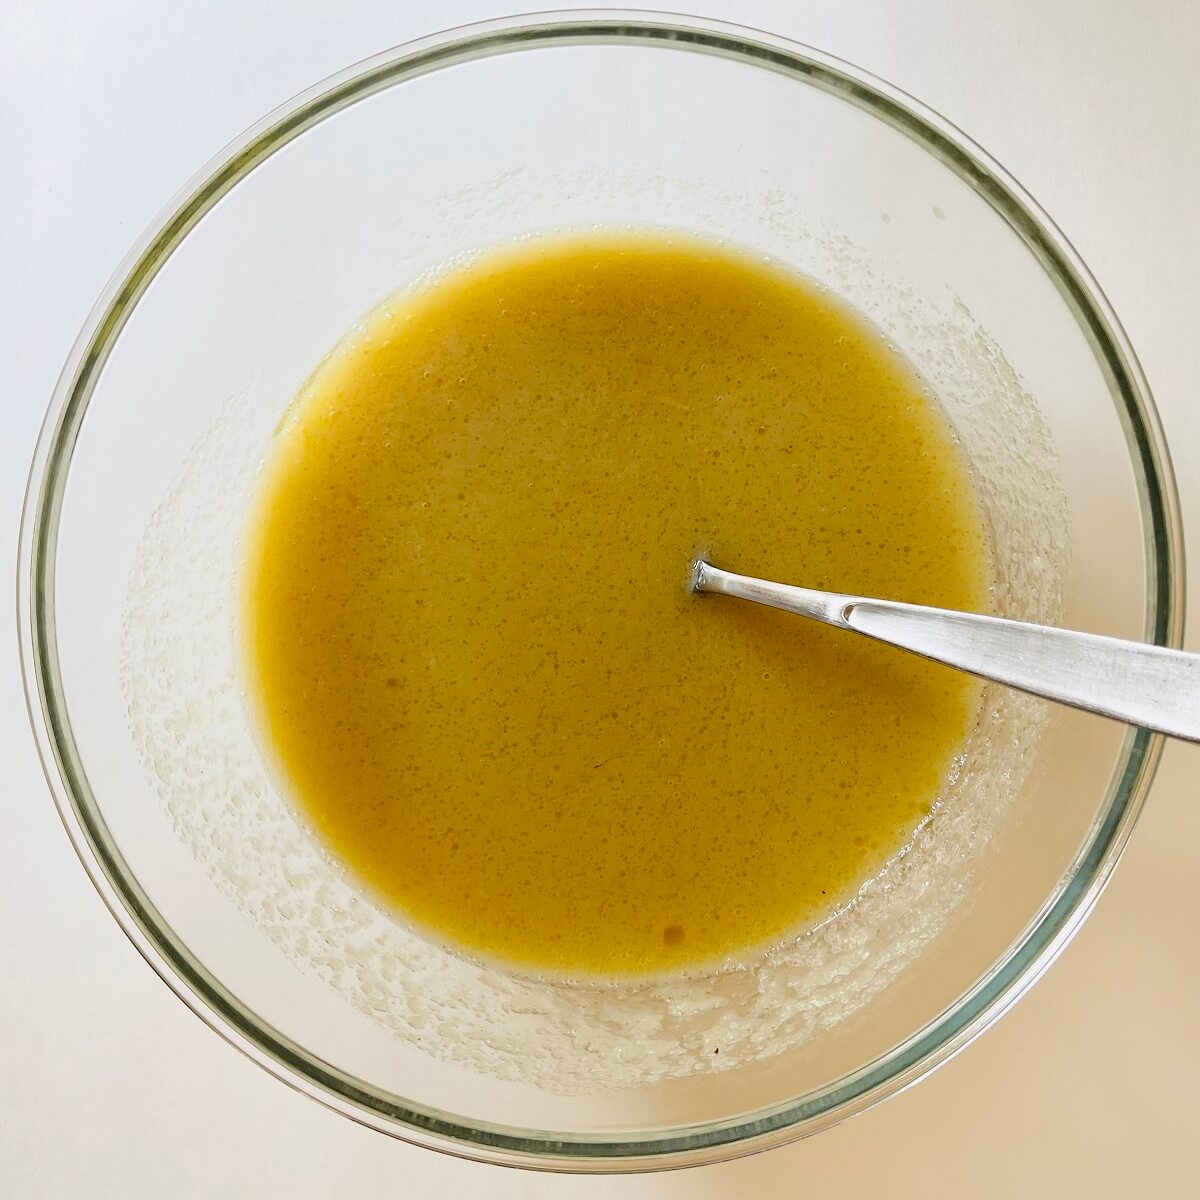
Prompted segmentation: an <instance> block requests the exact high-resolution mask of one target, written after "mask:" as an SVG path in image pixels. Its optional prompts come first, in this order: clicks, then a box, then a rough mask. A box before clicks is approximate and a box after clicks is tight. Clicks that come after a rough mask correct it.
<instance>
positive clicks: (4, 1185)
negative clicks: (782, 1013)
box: [0, 0, 1200, 1200]
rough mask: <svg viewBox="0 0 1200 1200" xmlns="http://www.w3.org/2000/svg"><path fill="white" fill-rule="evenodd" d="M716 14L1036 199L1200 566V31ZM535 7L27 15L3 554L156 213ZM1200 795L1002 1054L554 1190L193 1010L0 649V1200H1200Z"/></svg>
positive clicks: (14, 199)
mask: <svg viewBox="0 0 1200 1200" xmlns="http://www.w3.org/2000/svg"><path fill="white" fill-rule="evenodd" d="M559 2H560V3H563V2H564V0H559ZM663 2H667V0H663ZM676 2H677V0H676ZM690 3H691V4H692V6H693V7H694V9H696V10H698V11H700V12H703V13H705V14H708V15H712V16H720V17H723V18H726V19H729V20H735V21H740V22H742V23H745V24H749V25H757V26H760V27H762V28H767V29H772V30H774V31H776V32H779V33H782V34H786V35H789V36H791V37H794V38H796V39H798V40H800V41H805V42H809V43H811V44H812V45H815V46H819V47H821V48H823V49H825V50H828V51H830V52H832V53H834V54H836V55H839V56H841V57H844V58H847V59H849V60H850V61H852V62H855V63H858V64H859V65H861V66H863V67H866V68H868V69H869V70H872V71H874V72H876V73H878V74H880V75H882V76H883V77H884V78H886V79H889V80H891V81H892V82H893V83H895V84H897V85H899V86H900V87H902V88H904V89H906V90H907V91H910V92H912V93H913V94H914V95H916V96H919V97H920V98H921V99H923V100H925V101H926V102H927V103H929V104H931V105H933V107H935V108H936V109H938V110H940V111H941V112H942V113H944V114H945V115H946V116H948V117H949V118H950V119H951V120H952V121H954V122H955V123H957V124H958V125H960V126H961V127H962V128H963V129H965V130H966V131H967V132H968V133H969V134H970V135H971V136H973V137H974V138H975V139H976V140H977V141H979V142H980V143H981V144H982V145H984V146H985V147H986V148H987V149H989V150H990V151H991V152H992V153H993V154H995V155H996V156H997V157H998V158H999V159H1000V161H1001V162H1003V163H1004V164H1005V165H1006V166H1007V167H1008V168H1009V169H1010V170H1012V171H1013V172H1014V174H1015V175H1016V176H1017V178H1018V179H1020V180H1021V181H1022V182H1023V183H1024V184H1025V185H1026V186H1027V187H1028V188H1029V189H1030V191H1031V192H1032V193H1033V194H1034V195H1035V196H1036V197H1037V198H1038V199H1039V200H1040V201H1041V203H1042V204H1043V205H1044V206H1045V207H1046V208H1047V209H1048V211H1049V212H1050V214H1051V215H1052V216H1053V217H1054V218H1055V220H1056V221H1057V222H1058V223H1059V224H1060V226H1061V227H1062V228H1063V229H1064V230H1065V231H1066V232H1067V234H1068V236H1069V237H1070V238H1071V239H1072V240H1073V242H1074V243H1075V245H1076V247H1077V248H1078V249H1079V250H1080V252H1081V253H1082V254H1083V256H1084V258H1085V260H1086V261H1087V262H1088V263H1089V264H1090V265H1091V267H1092V269H1093V270H1094V271H1095V273H1096V275H1097V277H1098V278H1099V280H1100V282H1101V285H1102V286H1103V287H1104V288H1105V289H1106V291H1107V292H1108V295H1109V297H1110V299H1111V300H1112V302H1113V304H1114V305H1115V307H1116V309H1117V312H1118V313H1119V314H1120V316H1121V318H1122V320H1123V321H1124V324H1125V327H1126V329H1127V330H1128V332H1129V334H1130V336H1131V338H1132V340H1133V343H1134V345H1135V347H1136V348H1137V350H1138V352H1139V354H1140V355H1141V358H1142V362H1143V364H1144V365H1145V368H1146V371H1147V374H1148V375H1149V378H1150V383H1151V386H1152V387H1153V389H1154V391H1155V394H1156V396H1157V399H1158V403H1159V406H1160V409H1161V411H1162V415H1163V420H1164V423H1165V425H1166V430H1167V435H1168V439H1169V441H1170V443H1171V445H1172V447H1173V450H1174V455H1175V463H1176V468H1177V471H1178V474H1179V482H1180V487H1181V491H1182V495H1183V502H1184V512H1185V515H1186V517H1187V519H1188V520H1189V521H1190V525H1191V529H1192V533H1193V536H1192V538H1191V539H1190V550H1191V557H1192V559H1193V561H1196V562H1200V553H1197V551H1198V550H1200V332H1198V331H1197V328H1196V322H1197V317H1198V316H1200V303H1198V301H1197V292H1198V287H1197V284H1198V282H1200V233H1198V231H1197V230H1198V227H1197V212H1198V207H1197V197H1200V70H1198V68H1197V62H1198V60H1200V5H1197V4H1196V3H1194V2H1193V0H1140V2H1139V3H1137V4H1130V3H1126V2H1124V0H1006V2H1005V3H1003V4H1001V3H995V2H993V3H989V4H986V5H985V4H983V3H980V2H978V0H857V2H850V0H845V2H843V3H831V2H829V0H797V2H793V3H787V2H783V0H776V2H769V0H690ZM531 7H536V6H535V5H531ZM506 11H512V9H511V8H510V7H509V6H507V5H505V4H502V3H489V2H486V0H477V2H475V3H466V2H459V0H444V2H443V3H417V2H412V0H407V2H406V0H338V2H337V3H330V2H328V0H304V2H299V0H293V2H292V3H283V2H280V3H277V4H274V5H272V4H263V3H256V2H247V0H240V2H238V3H234V2H233V0H222V2H220V3H217V2H207V0H190V2H189V0H179V2H178V3H174V4H171V3H166V4H164V3H160V2H158V0H140V2H133V0H104V2H91V3H88V2H85V0H59V2H58V3H55V4H52V3H47V2H44V0H43V2H42V3H39V2H38V0H0V350H2V354H0V363H3V372H2V375H0V380H2V382H0V561H3V562H6V563H11V562H12V561H13V560H14V557H15V553H16V530H17V521H18V512H19V507H20V502H21V495H22V491H23V488H24V481H25V472H26V467H27V463H28V459H29V456H30V454H31V451H32V447H33V441H34V437H35V434H36V431H37V428H38V425H39V422H40V421H41V417H42V412H43V410H44V407H45V404H46V402H47V399H48V397H49V394H50V390H51V387H52V385H53V382H54V379H55V377H56V375H57V372H58V369H59V366H60V364H61V362H62V360H63V358H64V356H65V354H66V351H67V348H68V345H69V344H70V342H71V340H72V339H73V338H74V336H75V333H76V331H77V329H78V328H79V326H80V324H81V323H82V321H83V319H84V316H85V314H86V313H87V311H88V309H89V308H90V307H91V304H92V301H93V299H94V298H95V296H96V294H97V293H98V292H99V290H100V288H101V286H102V285H103V283H104V281H105V279H106V278H107V276H108V275H109V273H110V272H111V271H112V269H113V268H114V266H115V265H116V263H117V262H118V261H119V259H120V258H121V256H122V255H123V253H124V252H125V250H126V248H127V247H128V245H129V243H130V242H131V241H132V240H133V239H134V237H135V236H136V235H137V234H138V233H139V232H140V231H141V229H142V228H143V227H144V226H145V225H146V224H147V223H148V222H149V221H150V219H151V218H152V217H153V216H154V214H155V213H156V212H157V211H158V209H159V208H160V206H161V205H162V204H163V203H164V202H165V201H166V200H167V199H168V198H169V197H170V196H171V195H172V194H173V193H174V192H175V190H176V189H177V188H178V187H179V186H180V185H181V184H182V183H183V182H184V181H185V180H186V179H187V178H188V177H189V176H190V175H191V174H192V172H193V171H194V170H195V169H196V168H198V167H199V166H200V165H201V164H202V163H203V162H204V161H205V160H206V159H208V158H209V157H210V156H211V155H212V154H213V153H214V152H216V151H217V150H218V149H219V148H220V147H221V146H222V145H224V144H225V143H226V142H227V141H228V140H230V139H231V138H232V137H234V136H235V135H236V134H237V133H239V132H240V131H241V130H242V128H244V127H245V126H246V125H247V124H249V123H250V122H251V121H253V120H254V119H256V118H257V117H258V116H260V115H261V114H262V113H264V112H265V111H267V110H268V109H270V108H272V107H274V106H275V105H276V104H278V103H279V102H281V101H282V100H284V99H286V98H288V97H289V96H291V95H292V94H293V93H295V92H297V91H299V90H300V89H301V88H303V87H305V86H307V85H308V84H309V83H312V82H314V81H316V80H318V79H320V78H322V77H323V76H325V75H327V74H328V73H330V72H332V71H334V70H336V69H338V68H340V67H342V66H344V65H346V64H348V63H351V62H353V61H355V60H357V59H360V58H362V57H364V56H366V55H368V54H371V53H373V52H375V51H377V50H380V49H383V48H385V47H387V46H389V45H392V44H394V43H396V42H400V41H404V40H407V39H409V38H411V37H415V36H417V35H419V34H422V33H426V32H430V31H432V30H434V29H436V28H439V27H443V26H446V25H452V24H460V23H462V22H466V21H470V20H476V19H479V18H482V17H487V16H495V15H500V14H502V13H504V12H506ZM6 620H7V621H8V622H9V624H10V626H11V623H12V617H11V616H9V617H7V618H6ZM1192 624H1193V625H1196V621H1195V609H1194V608H1193V621H1192ZM1189 644H1190V645H1191V646H1193V647H1197V646H1200V640H1197V638H1196V637H1193V638H1191V639H1190V640H1189ZM1198 783H1200V751H1197V750H1196V749H1194V748H1191V747H1183V746H1172V747H1171V748H1170V749H1169V750H1168V753H1167V755H1166V759H1165V762H1164V765H1163V768H1162V771H1161V773H1160V776H1159V781H1158V783H1157V785H1156V787H1155V790H1154V794H1153V796H1152V798H1151V801H1150V804H1149V807H1148V810H1147V812H1146V814H1145V816H1144V817H1143V819H1142V822H1141V825H1140V827H1139V828H1138V830H1137V833H1136V835H1135V836H1134V839H1133V843H1132V845H1131V848H1130V849H1129V851H1128V853H1127V855H1126V858H1125V861H1124V862H1123V864H1122V866H1121V868H1120V869H1119V870H1118V872H1117V875H1116V878H1115V881H1114V882H1113V884H1112V886H1111V887H1110V888H1109V890H1108V892H1107V893H1106V894H1105V896H1104V897H1103V899H1102V900H1101V902H1100V904H1099V906H1098V908H1097V910H1096V911H1095V913H1094V915H1093V917H1092V919H1091V921H1090V922H1089V923H1088V925H1087V926H1086V927H1085V929H1084V930H1083V932H1082V933H1081V935H1080V936H1079V937H1078V938H1077V939H1076V941H1075V942H1074V944H1073V945H1072V946H1071V947H1070V948H1069V949H1068V950H1067V951H1066V953H1065V954H1064V955H1063V957H1062V958H1061V959H1060V961H1059V962H1058V964H1057V965H1056V966H1055V967H1054V968H1052V970H1051V971H1050V973H1049V974H1048V976H1047V977H1046V978H1045V979H1044V980H1043V981H1042V982H1041V983H1040V984H1039V985H1038V986H1037V987H1036V988H1035V989H1034V990H1033V992H1032V993H1031V994H1030V995H1029V996H1028V997H1026V999H1025V1000H1023V1001H1022V1002H1021V1004H1020V1005H1018V1006H1017V1008H1016V1010H1015V1011H1014V1012H1013V1013H1012V1014H1010V1015H1009V1016H1008V1017H1006V1018H1005V1019H1004V1020H1003V1021H1002V1022H1001V1023H1000V1025H999V1026H998V1027H997V1028H996V1029H994V1030H992V1031H991V1032H989V1033H988V1034H986V1035H985V1036H984V1037H983V1038H982V1039H981V1040H980V1041H979V1042H977V1043H976V1044H975V1045H974V1046H972V1047H971V1048H969V1049H968V1050H967V1051H966V1052H965V1053H963V1054H961V1055H960V1056H959V1057H958V1058H957V1059H955V1060H954V1061H953V1062H952V1063H951V1064H950V1065H949V1066H947V1067H946V1068H944V1069H943V1070H942V1071H940V1072H939V1073H938V1074H937V1075H936V1076H934V1077H932V1078H931V1079H928V1080H926V1081H925V1082H923V1083H922V1084H920V1085H919V1086H918V1087H917V1088H915V1089H914V1090H910V1091H909V1092H907V1093H905V1094H904V1095H902V1096H899V1097H896V1098H894V1099H892V1100H890V1101H889V1102H887V1103H886V1104H884V1105H882V1106H881V1107H878V1108H876V1109H874V1110H872V1111H871V1112H869V1113H867V1114H865V1115H863V1116H861V1117H859V1118H857V1119H856V1120H854V1121H851V1122H849V1123H847V1124H844V1125H842V1126H840V1127H839V1128H837V1129H835V1130H833V1131H831V1132H829V1133H826V1134H823V1135H821V1136H820V1137H818V1138H815V1139H812V1140H810V1141H808V1142H805V1143H801V1144H798V1145H794V1146H791V1147H788V1148H786V1149H783V1150H778V1151H775V1152H773V1153H770V1154H766V1155H762V1156H759V1157H757V1158H753V1159H747V1160H743V1161H741V1162H736V1163H730V1164H726V1165H723V1166H719V1167H712V1168H707V1169H704V1170H698V1171H685V1172H679V1173H674V1174H670V1175H659V1176H641V1177H626V1178H623V1179H617V1180H612V1179H609V1180H599V1179H581V1178H567V1177H553V1176H537V1175H532V1174H527V1173H519V1172H512V1171H502V1170H498V1169H493V1168H488V1167H483V1166H477V1165H474V1164H470V1163H464V1162H458V1161H454V1160H451V1159H447V1158H442V1157H439V1156H437V1155H434V1154H431V1153H427V1152H423V1151H419V1150H416V1149H413V1148H411V1147H408V1146H405V1145H403V1144H401V1143H398V1142H393V1141H391V1140H389V1139H387V1138H385V1137H382V1136H380V1135H378V1134H375V1133H371V1132H369V1131H367V1130H365V1129H361V1128H359V1127H357V1126H355V1125H353V1124H351V1123H350V1122H348V1121H346V1120H344V1119H342V1118H341V1117H338V1116H335V1115H334V1114H332V1113H330V1112H327V1111H325V1110H324V1109H323V1108H321V1107H319V1106H318V1105H316V1104H314V1103H313V1102H312V1101H310V1100H307V1099H305V1098H303V1097H301V1096H299V1095H296V1094H294V1093H292V1092H291V1091H289V1090H288V1089H287V1088H285V1087H283V1086H282V1085H281V1084H279V1083H277V1082H276V1081H275V1080H273V1079H271V1078H270V1077H268V1076H267V1075H266V1074H265V1073H264V1072H262V1071H260V1070H259V1069H258V1068H257V1067H255V1066H253V1065H252V1064H251V1063H249V1062H248V1061H246V1060H245V1059H243V1058H241V1057H240V1056H239V1055H238V1054H237V1053H236V1052H235V1051H233V1050H231V1049H230V1048H229V1047H227V1046H226V1045H225V1044H224V1043H223V1042H222V1041H220V1039H218V1038H217V1037H216V1036H215V1035H214V1034H213V1033H211V1032H210V1031H209V1030H208V1029H207V1028H205V1027H204V1026H203V1025H202V1024H201V1023H200V1022H199V1021H198V1020H197V1019H196V1018H195V1017H194V1016H192V1015H191V1013H189V1012H188V1011H187V1010H186V1009H185V1008H184V1007H183V1006H182V1005H181V1004H180V1003H179V1002H178V1001H177V1000H176V999H175V998H174V997H173V996H172V995H171V993H170V992H169V991H168V990H167V989H166V988H165V987H164V986H163V985H162V984H161V983H160V982H159V980H158V979H157V978H156V977H155V976H154V974H153V973H152V972H151V971H150V970H149V969H148V968H147V967H146V966H145V965H144V964H143V963H142V961H141V960H140V958H139V957H138V955H137V954H136V953H135V951H134V950H133V949H132V947H130V946H129V945H128V944H127V943H126V941H125V939H124V937H123V935H122V934H121V933H120V931H119V930H118V929H117V926H116V924H115V923H114V922H113V921H112V919H111V918H110V917H109V915H108V913H107V912H106V911H105V910H104V908H103V906H102V905H101V903H100V901H99V900H98V898H97V897H96V896H95V894H94V893H93V892H92V889H91V885H90V884H89V883H88V882H87V879H86V877H85V876H84V873H83V871H82V870H81V869H80V867H79V865H78V863H77V862H76V860H75V858H74V855H73V853H72V851H71V849H70V847H69V845H68V843H67V839H66V837H65V835H64V834H63V831H62V829H61V828H60V826H59V822H58V818H57V816H56V814H55V811H54V807H53V805H52V803H51V801H50V798H49V796H48V794H47V791H46V787H45V784H44V781H43V779H42V775H41V771H40V768H39V766H38V763H37V760H36V756H35V754H34V750H33V744H32V739H31V737H30V734H29V732H28V727H27V722H26V717H25V712H24V703H23V699H22V694H21V686H20V681H19V674H18V669H17V662H16V647H15V638H14V637H13V636H12V634H11V632H10V633H9V634H8V635H7V636H5V637H4V638H3V639H0V1081H2V1083H0V1196H4V1197H22V1198H23V1197H108V1196H112V1197H118V1196H119V1197H122V1198H133V1200H139V1198H142V1197H155V1198H158V1197H171V1198H180V1200H182V1198H185V1197H209V1196H224V1195H233V1196H247V1197H274V1196H281V1197H283V1196H286V1197H289V1198H295V1200H302V1198H303V1197H310V1196H311V1197H317V1196H350V1195H396V1196H401V1195H403V1196H413V1195H415V1196H424V1195H431V1196H432V1195H436V1196H439V1197H440V1196H464V1197H474V1196H479V1197H484V1196H487V1197H507V1196H534V1197H542V1196H547V1197H587V1196H599V1195H604V1196H605V1197H609V1196H613V1197H617V1198H625V1197H660V1196H662V1197H677V1196H689V1197H691V1196H694V1197H708V1198H711V1200H725V1198H734V1197H742V1196H756V1197H765V1198H767V1200H770V1198H771V1197H777V1196H778V1197H783V1196H792V1195H802V1194H820V1192H822V1191H823V1192H825V1193H826V1194H837V1195H844V1196H868V1195H872V1196H873V1195H877V1194H896V1195H900V1196H908V1195H917V1194H920V1195H922V1196H926V1197H931V1196H942V1195H945V1196H970V1197H976V1198H985V1197H1008V1196H1017V1195H1025V1196H1049V1195H1065V1196H1076V1195H1079V1196H1082V1195H1088V1196H1102V1197H1109V1196H1111V1197H1124V1196H1132V1195H1147V1196H1160V1197H1163V1196H1185V1195H1186V1196H1193V1195H1198V1194H1200V1182H1198V1179H1200V1175H1198V1171H1197V1167H1196V1165H1195V1160H1194V1158H1193V1148H1194V1144H1195V1142H1196V1141H1197V1138H1198V1136H1200V1117H1198V1115H1197V1111H1198V1110H1197V1104H1196V1099H1197V1088H1198V1084H1200V1020H1197V1013H1198V1005H1197V997H1198V996H1200V937H1197V933H1196V927H1195V924H1194V922H1195V920H1196V918H1197V916H1198V915H1200V901H1198V899H1197V888H1198V886H1200V804H1198V803H1197V797H1196V795H1195V793H1196V791H1197V784H1198Z"/></svg>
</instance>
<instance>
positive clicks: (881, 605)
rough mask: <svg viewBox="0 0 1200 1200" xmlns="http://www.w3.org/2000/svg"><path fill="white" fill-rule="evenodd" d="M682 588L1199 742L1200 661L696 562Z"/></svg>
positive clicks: (1128, 644)
mask: <svg viewBox="0 0 1200 1200" xmlns="http://www.w3.org/2000/svg"><path fill="white" fill-rule="evenodd" d="M692 590H693V591H695V592H714V593H720V594H721V595H725V596H736V597H737V598H738V599H740V600H753V601H754V602H755V603H757V604H766V605H769V606H770V607H771V608H780V609H783V610H784V611H785V612H793V613H799V614H800V616H802V617H811V618H812V619H813V620H814V621H823V622H824V623H825V624H826V625H832V626H834V627H835V628H837V629H846V630H849V631H851V632H852V633H862V634H866V636H867V637H870V638H874V639H875V640H876V641H880V642H887V643H889V644H890V645H892V646H898V647H900V648H901V649H902V650H909V651H911V652H912V653H914V654H920V655H921V656H922V657H923V658H930V659H933V660H934V661H935V662H940V663H944V664H945V665H946V666H949V667H957V668H958V669H959V670H961V671H969V672H971V674H972V675H979V676H981V677H982V678H984V679H993V680H995V681H996V682H997V683H1004V684H1008V686H1010V687H1015V688H1020V689H1021V690H1022V691H1024V692H1032V693H1033V694H1034V695H1035V696H1044V697H1045V698H1046V699H1048V700H1057V701H1058V702H1059V703H1061V704H1070V705H1072V706H1073V707H1075V708H1082V709H1084V710H1086V711H1087V712H1094V713H1099V714H1100V715H1101V716H1105V717H1113V718H1115V719H1116V720H1118V721H1127V722H1128V723H1129V724H1131V725H1141V726H1143V727H1145V728H1146V729H1153V730H1156V731H1157V732H1159V733H1167V734H1170V735H1171V736H1172V737H1178V738H1185V739H1187V740H1188V741H1192V742H1197V741H1200V654H1190V653H1188V652H1186V651H1183V650H1169V649H1167V648H1165V647H1163V646H1152V645H1148V644H1146V643H1143V642H1128V641H1124V640H1122V639H1120V638H1111V637H1101V636H1100V635H1098V634H1094V633H1079V632H1077V631H1076V630H1073V629H1054V628H1051V627H1049V626H1047V625H1032V624H1028V623H1026V622H1023V621H1009V620H1005V619H1004V618H1002V617H984V616H979V615H978V614H976V613H966V612H955V611H953V610H951V609H946V608H927V607H925V606H924V605H920V604H903V603H900V602H898V601H895V600H873V599H871V598H869V597H867V596H847V595H842V594H841V593H839V592H820V591H814V590H813V589H811V588H803V587H792V586H791V585H789V584H786V583H771V582H770V581H768V580H765V579H755V578H754V577H752V576H749V575H735V574H734V573H733V572H732V571H723V570H721V569H720V568H719V567H714V566H713V565H712V564H711V563H709V562H705V561H704V560H703V559H701V560H700V561H698V562H697V563H696V564H695V566H694V567H693V570H692Z"/></svg>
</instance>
